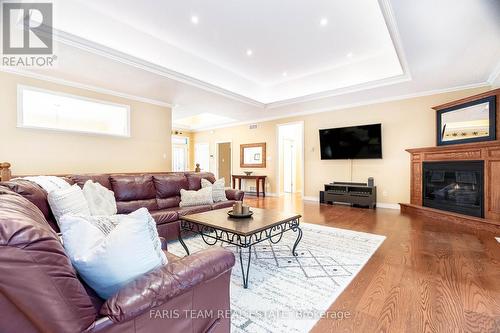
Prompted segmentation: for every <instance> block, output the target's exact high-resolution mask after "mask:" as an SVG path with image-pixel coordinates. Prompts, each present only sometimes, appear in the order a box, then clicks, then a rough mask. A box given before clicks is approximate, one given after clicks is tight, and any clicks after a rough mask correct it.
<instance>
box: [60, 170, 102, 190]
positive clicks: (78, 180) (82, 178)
mask: <svg viewBox="0 0 500 333" xmlns="http://www.w3.org/2000/svg"><path fill="white" fill-rule="evenodd" d="M69 178H70V179H71V180H72V181H73V182H75V184H78V185H79V186H80V187H83V185H84V184H85V182H86V181H87V180H91V181H93V182H94V183H99V184H101V185H102V186H104V187H105V188H107V189H108V190H112V187H111V182H110V180H109V175H107V174H94V175H90V174H89V175H71V176H69Z"/></svg>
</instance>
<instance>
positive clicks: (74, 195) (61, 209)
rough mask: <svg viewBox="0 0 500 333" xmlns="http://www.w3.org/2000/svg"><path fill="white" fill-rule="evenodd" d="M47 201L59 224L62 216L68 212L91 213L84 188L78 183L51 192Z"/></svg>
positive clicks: (76, 213)
mask: <svg viewBox="0 0 500 333" xmlns="http://www.w3.org/2000/svg"><path fill="white" fill-rule="evenodd" d="M47 201H48V202H49V206H50V209H51V210H52V213H53V214H54V217H55V218H56V221H57V223H58V224H59V221H60V219H61V217H62V216H64V215H66V214H71V215H85V216H89V215H90V209H89V205H88V204H87V200H85V196H84V195H83V192H82V189H81V188H80V187H79V186H78V185H76V184H75V185H73V186H70V187H68V188H65V189H61V190H54V191H52V192H50V193H49V194H48V195H47Z"/></svg>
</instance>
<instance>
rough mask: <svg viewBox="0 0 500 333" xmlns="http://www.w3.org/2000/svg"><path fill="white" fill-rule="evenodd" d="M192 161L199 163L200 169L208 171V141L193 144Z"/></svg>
mask: <svg viewBox="0 0 500 333" xmlns="http://www.w3.org/2000/svg"><path fill="white" fill-rule="evenodd" d="M194 159H195V161H194V163H199V164H200V169H201V171H209V170H210V168H209V166H210V152H209V146H208V143H197V144H196V145H195V146H194Z"/></svg>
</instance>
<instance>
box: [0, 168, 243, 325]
mask: <svg viewBox="0 0 500 333" xmlns="http://www.w3.org/2000/svg"><path fill="white" fill-rule="evenodd" d="M105 178H106V179H107V177H105ZM179 178H180V177H179ZM140 179H141V181H142V182H143V183H148V181H149V180H150V179H151V177H148V176H142V178H140ZM126 180H130V178H120V177H118V178H111V182H117V183H119V185H118V186H117V187H115V189H119V191H118V192H119V193H118V198H120V199H122V200H120V202H123V203H122V204H120V207H121V210H122V211H123V210H124V209H125V208H124V207H130V206H131V204H130V203H128V202H130V201H132V200H139V199H138V198H143V197H150V196H152V194H153V191H152V188H155V187H151V186H152V185H144V188H142V189H141V190H140V191H138V192H139V193H140V195H139V194H132V193H130V194H128V196H127V193H129V192H127V191H126V190H125V189H123V188H129V187H128V185H125V184H127V182H126ZM160 182H161V180H160ZM130 186H131V187H133V188H136V187H134V186H135V185H130ZM148 186H149V187H148ZM182 186H183V185H182ZM171 193H174V191H172V192H171ZM25 194H26V193H25ZM31 195H33V196H34V197H31V199H32V200H33V201H36V200H39V196H37V195H35V194H33V193H32V194H31ZM162 195H163V194H162ZM166 197H172V196H170V195H169V196H166ZM160 199H163V198H162V197H160ZM140 200H151V199H140ZM173 200H175V199H173ZM38 204H39V205H40V206H42V208H44V209H46V207H45V206H43V205H44V203H43V202H38ZM153 206H154V205H153V203H152V201H151V207H153ZM163 209H166V208H163ZM175 212H177V210H175ZM45 214H47V212H46V211H45V212H43V213H42V211H41V210H40V209H38V208H37V206H35V205H34V204H32V203H31V202H30V201H28V200H26V198H24V197H23V196H21V195H19V194H17V193H15V192H13V191H11V190H10V189H8V188H6V187H5V186H0V332H20V333H23V332H27V333H31V332H54V333H66V332H68V333H74V332H189V333H200V332H207V333H208V332H211V333H215V332H220V333H222V332H229V331H230V319H229V316H228V311H229V279H230V275H231V269H232V267H233V265H234V255H233V254H232V253H231V252H230V251H227V250H225V249H222V248H220V247H214V248H210V249H208V250H205V251H201V252H198V253H195V254H193V255H191V256H188V257H184V258H178V257H175V256H174V255H172V254H169V253H167V257H168V258H169V263H168V264H167V265H165V266H162V267H161V268H158V269H156V270H154V271H151V272H149V273H146V274H145V275H143V276H141V277H139V278H138V279H136V280H135V281H133V282H131V283H130V284H128V285H126V286H125V287H124V288H123V289H121V290H120V291H119V292H118V293H117V294H115V295H114V296H112V297H111V298H109V299H108V300H102V299H100V298H99V297H98V296H97V295H96V293H95V292H94V291H93V290H92V289H90V288H89V287H88V286H87V285H86V284H85V283H84V282H83V281H81V280H80V279H79V278H78V276H77V274H76V272H75V270H74V269H73V267H72V265H71V262H70V260H69V258H68V257H67V256H66V254H65V252H64V248H63V246H62V245H61V242H60V240H59V238H58V236H57V234H56V232H55V231H54V230H53V228H51V227H50V226H49V224H48V222H47V221H46V219H45V216H44V215H45ZM200 313H201V314H204V315H203V316H200Z"/></svg>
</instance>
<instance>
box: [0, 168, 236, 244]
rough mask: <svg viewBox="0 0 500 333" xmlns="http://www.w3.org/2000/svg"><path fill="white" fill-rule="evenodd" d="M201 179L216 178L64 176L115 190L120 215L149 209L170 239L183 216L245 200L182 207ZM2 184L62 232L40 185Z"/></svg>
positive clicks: (204, 174)
mask: <svg viewBox="0 0 500 333" xmlns="http://www.w3.org/2000/svg"><path fill="white" fill-rule="evenodd" d="M202 178H204V179H207V180H209V181H210V182H212V183H213V182H214V181H215V177H214V175H213V174H212V173H210V172H201V173H195V172H170V173H151V174H137V175H129V174H127V175H123V174H122V175H120V174H92V175H70V176H66V177H65V179H66V181H67V182H69V183H70V184H74V183H76V184H78V185H80V186H83V184H84V183H85V182H86V181H87V180H89V179H90V180H92V181H94V182H97V183H100V184H101V185H102V186H104V187H106V188H108V189H110V190H112V191H113V192H114V193H115V198H116V202H117V207H118V213H119V214H127V213H131V212H133V211H135V210H137V209H139V208H141V207H146V208H147V209H148V210H149V212H150V213H151V215H152V216H153V218H154V219H155V221H156V223H157V228H158V233H159V234H160V236H161V237H164V238H166V239H168V240H172V239H176V238H177V237H178V235H179V217H180V216H183V215H187V214H193V213H201V212H205V211H209V210H212V209H221V208H227V207H231V206H232V205H233V203H234V201H236V200H243V196H244V192H243V191H240V190H232V189H227V190H226V197H227V198H228V201H224V202H218V203H214V204H212V205H202V206H193V207H179V203H180V201H181V199H180V190H181V189H185V190H199V189H200V188H201V179H202ZM0 185H3V186H7V187H8V188H10V189H11V190H12V191H14V192H16V193H19V194H21V195H22V196H24V197H25V198H26V199H28V200H29V201H31V202H32V203H34V204H35V205H36V206H37V207H38V208H39V209H40V210H41V211H42V213H43V215H44V216H45V219H46V220H47V221H48V222H49V224H50V226H52V228H53V229H54V230H56V231H57V232H59V227H58V226H57V223H56V221H55V219H54V216H53V215H52V212H51V210H50V207H49V204H48V202H47V193H46V192H45V191H44V190H43V189H42V188H41V187H40V186H38V185H37V184H35V183H32V182H30V181H27V180H22V179H16V180H12V181H9V182H4V183H0Z"/></svg>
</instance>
